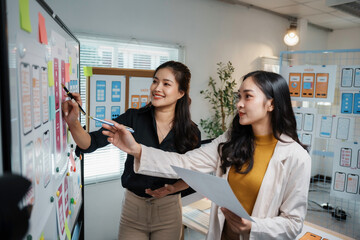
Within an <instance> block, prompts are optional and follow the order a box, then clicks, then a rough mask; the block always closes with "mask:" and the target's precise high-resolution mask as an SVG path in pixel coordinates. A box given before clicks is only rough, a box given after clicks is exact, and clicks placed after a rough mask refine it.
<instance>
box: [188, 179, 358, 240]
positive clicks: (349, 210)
mask: <svg viewBox="0 0 360 240" xmlns="http://www.w3.org/2000/svg"><path fill="white" fill-rule="evenodd" d="M330 187H331V186H330V184H329V183H324V182H317V183H314V184H311V186H310V192H309V207H308V213H307V216H306V221H308V222H311V223H314V224H316V225H319V226H322V227H325V228H328V229H331V230H332V231H335V232H338V233H341V234H343V235H346V236H348V237H351V238H354V239H360V230H359V226H360V202H357V201H351V200H344V199H340V198H334V197H330ZM327 203H328V204H329V205H330V206H331V207H332V208H333V209H336V208H338V209H341V210H343V211H345V213H346V215H347V216H346V220H336V219H335V218H334V217H333V216H332V212H333V210H332V211H331V210H324V208H323V207H320V206H319V205H322V204H327ZM184 233H185V236H184V239H185V240H204V239H205V235H203V234H201V233H199V232H196V231H194V230H192V229H189V228H186V229H185V231H184Z"/></svg>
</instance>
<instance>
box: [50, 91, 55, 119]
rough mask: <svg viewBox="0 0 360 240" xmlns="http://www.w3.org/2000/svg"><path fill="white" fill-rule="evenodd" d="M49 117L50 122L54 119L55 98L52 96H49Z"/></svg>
mask: <svg viewBox="0 0 360 240" xmlns="http://www.w3.org/2000/svg"><path fill="white" fill-rule="evenodd" d="M49 115H50V120H54V119H55V96H54V95H50V96H49Z"/></svg>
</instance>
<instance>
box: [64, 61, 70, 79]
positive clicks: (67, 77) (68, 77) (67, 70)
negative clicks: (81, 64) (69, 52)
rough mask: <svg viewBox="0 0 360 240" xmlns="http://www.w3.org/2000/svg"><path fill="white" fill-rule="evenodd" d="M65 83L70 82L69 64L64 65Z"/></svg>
mask: <svg viewBox="0 0 360 240" xmlns="http://www.w3.org/2000/svg"><path fill="white" fill-rule="evenodd" d="M65 82H70V63H65Z"/></svg>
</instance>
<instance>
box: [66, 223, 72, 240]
mask: <svg viewBox="0 0 360 240" xmlns="http://www.w3.org/2000/svg"><path fill="white" fill-rule="evenodd" d="M65 232H66V236H67V238H68V240H71V233H70V230H69V225H68V223H67V220H66V218H65Z"/></svg>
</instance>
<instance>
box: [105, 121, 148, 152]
mask: <svg viewBox="0 0 360 240" xmlns="http://www.w3.org/2000/svg"><path fill="white" fill-rule="evenodd" d="M105 120H106V121H108V122H111V123H113V124H114V126H110V125H108V124H103V125H102V127H103V128H105V129H106V130H107V131H102V133H103V134H104V135H106V136H108V142H109V143H112V144H113V145H114V146H116V147H118V148H120V149H121V150H122V151H124V152H126V153H128V154H130V155H133V156H134V157H135V158H136V159H140V157H141V145H140V144H138V143H137V142H136V141H135V139H134V137H133V135H132V134H131V133H130V132H129V130H127V129H126V127H125V126H124V125H122V124H119V123H117V122H115V121H112V120H107V119H105Z"/></svg>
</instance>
